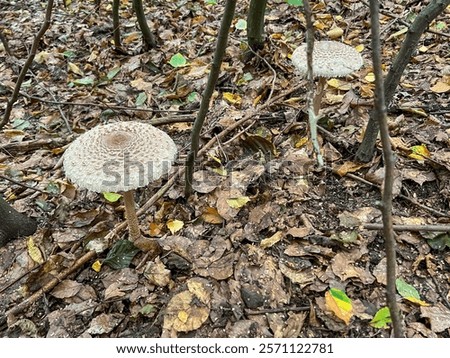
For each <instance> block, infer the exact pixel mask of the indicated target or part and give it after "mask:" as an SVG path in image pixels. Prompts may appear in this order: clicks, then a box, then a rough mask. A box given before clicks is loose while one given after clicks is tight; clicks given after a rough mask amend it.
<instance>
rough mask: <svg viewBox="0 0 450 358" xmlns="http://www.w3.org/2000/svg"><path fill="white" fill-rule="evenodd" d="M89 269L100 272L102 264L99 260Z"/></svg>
mask: <svg viewBox="0 0 450 358" xmlns="http://www.w3.org/2000/svg"><path fill="white" fill-rule="evenodd" d="M91 267H92V269H93V270H94V271H95V272H100V270H101V269H102V263H101V262H100V261H99V260H97V261H95V262H94V263H93V264H92V266H91Z"/></svg>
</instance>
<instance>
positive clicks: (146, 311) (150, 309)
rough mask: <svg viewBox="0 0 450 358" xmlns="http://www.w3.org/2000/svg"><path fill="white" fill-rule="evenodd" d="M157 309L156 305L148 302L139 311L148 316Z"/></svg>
mask: <svg viewBox="0 0 450 358" xmlns="http://www.w3.org/2000/svg"><path fill="white" fill-rule="evenodd" d="M154 311H155V306H154V305H151V304H147V305H145V306H144V307H142V308H141V309H140V310H139V313H140V314H142V315H144V316H148V315H149V314H150V313H152V312H154Z"/></svg>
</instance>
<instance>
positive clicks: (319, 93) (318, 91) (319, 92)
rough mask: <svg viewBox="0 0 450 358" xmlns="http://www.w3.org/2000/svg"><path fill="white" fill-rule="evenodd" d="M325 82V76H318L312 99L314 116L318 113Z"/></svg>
mask: <svg viewBox="0 0 450 358" xmlns="http://www.w3.org/2000/svg"><path fill="white" fill-rule="evenodd" d="M326 84H327V79H326V78H325V77H319V82H318V83H317V88H316V94H315V95H314V99H313V108H314V114H315V115H316V116H318V115H319V111H320V107H321V103H322V97H323V93H324V90H325V86H326Z"/></svg>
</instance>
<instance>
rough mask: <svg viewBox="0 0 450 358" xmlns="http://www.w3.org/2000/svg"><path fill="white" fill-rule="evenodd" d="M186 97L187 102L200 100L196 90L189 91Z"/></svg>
mask: <svg viewBox="0 0 450 358" xmlns="http://www.w3.org/2000/svg"><path fill="white" fill-rule="evenodd" d="M186 99H187V101H188V102H189V103H193V102H200V95H199V94H198V93H197V92H191V93H189V95H188V96H187V98H186Z"/></svg>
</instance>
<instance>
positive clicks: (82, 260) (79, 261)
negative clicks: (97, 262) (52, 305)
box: [0, 251, 97, 324]
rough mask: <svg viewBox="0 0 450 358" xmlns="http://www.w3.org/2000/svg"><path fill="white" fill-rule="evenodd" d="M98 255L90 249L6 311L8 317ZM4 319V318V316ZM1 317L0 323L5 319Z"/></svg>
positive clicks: (27, 305) (33, 301)
mask: <svg viewBox="0 0 450 358" xmlns="http://www.w3.org/2000/svg"><path fill="white" fill-rule="evenodd" d="M95 257H97V253H96V252H95V251H89V252H87V253H85V254H84V255H83V256H81V257H80V258H79V259H77V260H76V261H75V262H74V263H73V265H72V266H70V267H69V268H67V269H65V270H63V271H62V272H61V273H60V274H58V275H56V276H55V277H54V278H53V279H51V280H50V281H49V282H48V283H47V284H45V285H44V286H43V287H42V288H40V289H39V290H37V291H36V292H34V293H33V294H32V295H31V296H29V297H27V298H26V299H25V300H23V301H22V302H20V303H19V304H17V305H16V306H14V307H13V308H11V309H10V310H9V311H7V312H6V314H5V316H6V317H11V316H14V315H17V314H18V313H20V312H22V311H23V310H25V309H26V308H28V307H30V306H31V305H32V304H33V303H35V302H37V300H39V298H41V297H42V296H43V295H44V294H45V293H47V292H50V291H51V290H53V289H54V288H55V287H56V286H57V285H58V284H59V283H60V282H62V281H64V280H65V279H66V278H67V277H68V276H69V275H71V274H72V273H74V272H77V271H78V270H79V269H80V268H81V267H83V266H84V265H85V264H87V263H88V262H89V261H91V260H92V259H94V258H95ZM3 319H4V318H3ZM3 319H2V318H0V324H1V321H2V320H3Z"/></svg>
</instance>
